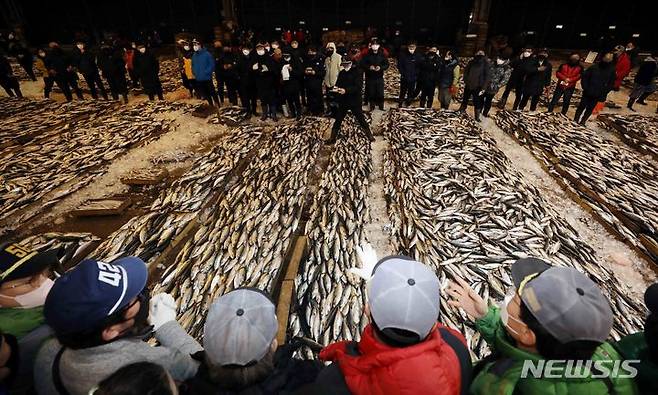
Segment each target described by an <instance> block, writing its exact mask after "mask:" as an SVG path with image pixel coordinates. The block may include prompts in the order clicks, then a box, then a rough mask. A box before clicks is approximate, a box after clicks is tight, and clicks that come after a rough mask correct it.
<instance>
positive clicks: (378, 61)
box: [361, 49, 388, 79]
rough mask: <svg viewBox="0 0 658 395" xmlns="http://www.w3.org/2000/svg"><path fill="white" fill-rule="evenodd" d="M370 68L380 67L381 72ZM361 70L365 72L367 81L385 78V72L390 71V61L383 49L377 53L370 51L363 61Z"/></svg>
mask: <svg viewBox="0 0 658 395" xmlns="http://www.w3.org/2000/svg"><path fill="white" fill-rule="evenodd" d="M370 66H379V70H376V71H375V70H370ZM361 68H362V69H363V71H365V73H366V78H367V79H377V78H384V71H385V70H386V69H388V59H386V56H384V51H382V50H381V49H380V50H379V51H377V53H374V52H373V51H372V50H370V51H368V53H367V54H366V56H364V57H363V59H362V60H361Z"/></svg>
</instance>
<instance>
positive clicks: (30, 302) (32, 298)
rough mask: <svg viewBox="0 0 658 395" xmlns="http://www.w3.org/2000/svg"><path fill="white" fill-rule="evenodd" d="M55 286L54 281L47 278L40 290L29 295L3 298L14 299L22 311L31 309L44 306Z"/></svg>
mask: <svg viewBox="0 0 658 395" xmlns="http://www.w3.org/2000/svg"><path fill="white" fill-rule="evenodd" d="M53 284H54V282H53V280H51V279H49V278H47V279H45V280H44V281H43V282H42V283H41V285H39V288H37V289H34V290H32V291H30V292H28V293H25V294H23V295H16V296H5V295H2V296H3V297H4V298H7V299H13V300H14V301H16V303H18V304H19V305H20V306H21V307H20V308H22V309H31V308H33V307H38V306H43V304H44V303H45V302H46V296H48V292H50V288H52V287H53Z"/></svg>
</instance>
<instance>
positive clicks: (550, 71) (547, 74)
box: [544, 61, 553, 87]
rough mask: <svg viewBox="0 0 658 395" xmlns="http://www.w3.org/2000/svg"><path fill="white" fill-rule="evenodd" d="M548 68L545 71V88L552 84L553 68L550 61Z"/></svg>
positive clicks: (547, 64)
mask: <svg viewBox="0 0 658 395" xmlns="http://www.w3.org/2000/svg"><path fill="white" fill-rule="evenodd" d="M546 68H547V70H545V71H544V87H547V86H549V85H550V84H551V74H553V66H551V64H550V63H548V61H546Z"/></svg>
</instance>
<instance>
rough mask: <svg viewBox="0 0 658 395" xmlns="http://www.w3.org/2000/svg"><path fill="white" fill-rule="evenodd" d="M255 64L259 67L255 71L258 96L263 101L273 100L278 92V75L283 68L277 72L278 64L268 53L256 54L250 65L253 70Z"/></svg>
mask: <svg viewBox="0 0 658 395" xmlns="http://www.w3.org/2000/svg"><path fill="white" fill-rule="evenodd" d="M254 65H256V67H257V68H256V70H254V72H255V81H256V89H257V90H258V97H259V98H260V99H261V100H263V101H266V102H271V101H272V100H273V99H274V94H275V93H276V85H277V82H278V79H277V77H278V76H280V75H281V70H280V69H279V70H278V72H277V69H278V66H277V65H276V64H275V63H274V60H272V58H271V57H270V55H268V54H267V53H265V54H264V55H258V54H256V56H254V57H253V59H252V60H251V65H250V66H249V67H250V69H251V70H253V66H254Z"/></svg>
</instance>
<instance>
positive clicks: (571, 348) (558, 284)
mask: <svg viewBox="0 0 658 395" xmlns="http://www.w3.org/2000/svg"><path fill="white" fill-rule="evenodd" d="M511 271H512V276H511V277H512V278H511V279H512V282H513V287H512V288H510V289H509V290H508V292H507V296H506V297H505V299H504V300H503V302H502V304H501V305H500V307H499V306H487V303H486V302H485V301H484V300H483V299H482V298H481V297H480V296H479V295H478V293H477V292H475V291H474V290H473V289H472V288H471V287H470V286H469V285H468V284H467V283H466V282H465V281H464V280H462V279H459V278H457V279H456V281H455V282H452V283H451V284H450V286H449V288H448V294H449V296H450V297H451V299H450V300H449V302H448V303H449V304H450V305H452V306H454V307H457V308H461V309H463V311H464V312H466V314H467V316H468V317H470V318H472V319H474V320H475V327H476V329H477V331H478V332H479V333H480V335H481V336H482V338H483V339H484V340H485V341H486V342H487V344H488V345H489V347H490V348H491V350H492V356H491V357H489V358H486V359H485V360H483V361H481V362H480V366H479V367H478V368H476V369H479V373H478V374H477V375H476V376H475V378H474V379H473V382H472V384H471V388H470V394H472V395H490V394H533V395H567V394H601V395H605V394H610V395H612V394H616V395H634V394H637V393H638V392H637V389H636V386H635V383H634V382H633V379H632V378H629V376H628V375H625V374H621V375H611V376H610V377H605V376H603V375H602V374H601V373H602V372H597V369H598V368H594V369H592V370H590V369H588V368H586V367H584V366H582V365H581V366H582V367H581V368H580V369H579V368H577V367H576V368H570V367H569V364H566V365H564V364H553V365H552V366H551V371H550V373H551V375H553V377H550V378H547V377H545V376H544V375H543V374H542V373H533V372H529V373H527V374H526V375H525V376H524V375H523V371H524V366H525V365H526V364H527V363H528V361H531V362H532V363H533V365H535V366H536V365H540V362H541V361H546V360H554V361H555V360H568V361H580V362H582V363H583V364H586V363H590V364H591V365H590V366H597V365H600V366H603V367H602V368H601V369H600V370H601V371H604V369H606V370H607V371H609V372H611V371H613V370H614V369H615V368H614V366H615V365H616V364H620V363H621V359H622V358H621V356H620V355H619V353H617V351H615V349H614V348H613V347H612V346H611V345H610V344H608V343H607V342H606V339H608V337H609V336H610V331H611V330H612V324H613V314H612V309H611V308H610V303H609V302H608V299H607V298H606V297H605V296H604V295H603V293H602V292H601V290H600V289H599V287H598V286H597V285H596V284H595V283H594V282H593V281H592V280H591V279H590V278H589V277H587V276H586V275H584V274H582V273H581V272H579V271H577V270H576V269H574V268H571V267H552V266H551V265H549V264H548V263H547V262H545V261H542V260H540V259H537V258H525V259H519V260H518V261H516V262H515V263H514V264H512V268H511ZM576 371H577V373H575V372H576ZM544 372H546V373H548V370H545V371H544ZM574 373H575V374H574ZM581 373H582V374H581ZM555 376H557V377H555ZM574 376H575V377H574Z"/></svg>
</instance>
